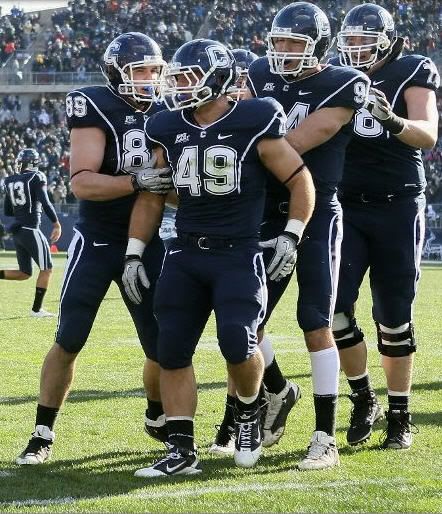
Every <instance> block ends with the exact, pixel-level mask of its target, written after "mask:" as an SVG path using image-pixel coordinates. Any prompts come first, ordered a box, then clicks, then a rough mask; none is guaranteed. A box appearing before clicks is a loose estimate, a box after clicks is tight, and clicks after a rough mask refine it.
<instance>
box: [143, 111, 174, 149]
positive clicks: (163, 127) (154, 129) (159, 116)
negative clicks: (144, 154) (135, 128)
mask: <svg viewBox="0 0 442 514" xmlns="http://www.w3.org/2000/svg"><path fill="white" fill-rule="evenodd" d="M178 120H181V111H168V110H167V109H163V110H161V111H158V112H156V113H155V114H153V115H152V116H149V117H148V118H147V119H146V122H145V124H144V132H145V133H146V136H147V137H148V138H149V139H150V140H151V141H153V142H156V143H161V141H162V140H163V138H165V137H166V138H167V136H168V135H169V134H170V133H174V132H176V130H178V131H180V129H179V128H178V129H175V127H177V125H179V121H178ZM181 132H182V130H181Z"/></svg>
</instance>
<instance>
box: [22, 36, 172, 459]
mask: <svg viewBox="0 0 442 514" xmlns="http://www.w3.org/2000/svg"><path fill="white" fill-rule="evenodd" d="M164 64H165V63H164V61H163V59H162V57H161V51H160V49H159V47H158V45H157V44H156V43H155V42H154V41H153V40H152V39H151V38H149V37H148V36H146V35H144V34H141V33H133V32H131V33H126V34H122V35H120V36H118V37H117V38H116V39H114V40H113V41H112V42H111V43H110V45H109V46H108V48H107V50H106V52H105V54H104V62H103V64H102V70H103V74H104V76H105V78H106V81H107V85H106V86H97V87H85V88H81V89H77V90H74V91H72V92H71V93H69V94H68V95H67V98H66V115H67V121H68V126H69V129H70V135H71V179H72V189H73V191H74V193H75V195H76V196H77V197H78V198H79V200H80V216H79V220H78V222H77V224H76V227H75V234H74V237H73V239H72V242H71V244H70V246H69V250H68V261H67V265H66V270H65V276H64V281H63V285H62V291H61V301H60V311H59V321H58V327H57V332H56V338H55V341H56V342H55V344H54V346H53V347H52V348H51V350H50V351H49V354H48V356H47V357H46V360H45V363H44V365H43V372H42V382H41V387H40V390H41V394H40V399H39V405H38V408H37V422H36V431H35V432H34V435H33V437H32V439H31V440H30V441H29V444H28V447H27V448H26V449H25V450H24V452H23V453H22V455H20V457H19V458H18V459H17V463H18V464H40V463H42V462H44V461H45V460H46V459H47V458H48V456H49V453H50V450H51V445H52V442H53V440H54V432H53V425H54V422H55V417H56V415H57V412H58V409H59V408H60V407H61V405H62V403H63V400H64V398H65V396H66V394H67V392H68V390H69V386H70V382H71V379H72V375H73V371H74V365H75V359H76V357H77V355H78V353H79V352H80V350H81V349H82V348H83V346H84V344H85V342H86V340H87V338H88V336H89V332H90V330H91V328H92V324H93V322H94V319H95V316H96V314H97V311H98V309H99V306H100V304H101V302H102V300H103V298H104V296H105V294H106V292H107V290H108V289H109V287H110V285H111V283H112V281H115V282H116V283H117V285H118V286H119V288H120V290H121V293H122V297H123V300H124V301H125V303H126V305H127V307H128V309H129V311H130V314H131V316H132V319H133V321H134V323H135V326H136V329H137V332H138V337H139V339H140V342H141V344H142V347H143V350H144V352H145V354H146V357H147V360H146V366H145V373H144V385H145V389H146V394H147V398H148V411H147V412H146V425H145V428H146V431H148V433H150V434H151V435H152V434H153V435H156V436H160V437H161V435H160V434H159V429H160V427H161V425H164V415H163V413H162V407H161V403H160V398H159V387H158V383H157V382H158V366H157V365H156V363H155V361H156V338H157V324H156V320H155V317H154V315H153V312H152V298H153V292H154V290H155V287H154V286H155V281H156V277H157V275H158V273H159V270H160V267H161V262H162V259H163V253H164V248H163V245H162V242H161V241H160V239H159V237H158V236H155V237H154V238H153V239H152V242H151V244H150V245H149V251H148V252H146V255H145V257H144V259H145V262H146V268H147V269H148V274H149V280H150V282H151V288H150V289H149V290H146V291H145V292H144V294H143V301H142V303H141V305H138V306H135V305H133V304H132V303H131V302H129V301H128V299H127V297H126V295H125V292H124V288H123V287H122V284H121V267H122V265H123V259H124V252H125V248H126V244H127V230H128V225H129V217H130V213H131V209H132V206H133V204H134V202H135V199H136V196H137V194H138V193H137V191H140V190H144V189H146V190H147V189H150V190H152V191H156V192H162V189H163V188H165V189H167V188H168V187H169V188H170V184H171V180H170V179H167V178H162V177H159V174H158V171H156V172H155V173H154V172H153V170H152V169H151V168H149V163H150V161H151V148H150V144H149V145H148V144H147V142H146V138H145V135H144V123H145V120H146V119H147V118H148V117H149V116H151V115H152V114H154V113H155V112H157V111H158V110H160V109H161V108H162V107H161V106H159V105H158V104H157V103H156V98H157V93H158V87H159V82H160V76H161V73H162V69H163V65H164Z"/></svg>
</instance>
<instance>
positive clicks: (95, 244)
mask: <svg viewBox="0 0 442 514" xmlns="http://www.w3.org/2000/svg"><path fill="white" fill-rule="evenodd" d="M92 244H93V245H94V246H109V243H96V242H95V241H94V242H93V243H92Z"/></svg>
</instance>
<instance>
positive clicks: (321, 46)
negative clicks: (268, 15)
mask: <svg viewBox="0 0 442 514" xmlns="http://www.w3.org/2000/svg"><path fill="white" fill-rule="evenodd" d="M280 39H281V40H292V41H297V42H303V43H304V49H303V50H301V51H296V52H295V51H287V50H285V49H281V48H279V47H278V40H280ZM330 43H331V29H330V23H329V21H328V18H327V16H326V15H325V13H324V12H323V11H322V10H321V9H320V8H319V7H317V6H316V5H314V4H311V3H309V2H296V3H292V4H289V5H287V6H286V7H284V8H283V9H281V10H280V11H279V12H278V14H277V15H276V16H275V19H274V20H273V23H272V28H271V31H270V32H269V33H268V35H267V45H268V50H267V58H268V60H269V64H270V71H271V72H272V73H275V74H278V75H292V76H296V75H299V74H300V73H302V72H303V71H304V70H305V69H309V68H315V67H316V66H317V65H318V64H319V62H320V61H321V59H322V58H323V57H324V56H325V55H326V53H327V51H328V49H329V47H330ZM277 47H278V48H277Z"/></svg>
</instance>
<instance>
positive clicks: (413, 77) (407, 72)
mask: <svg viewBox="0 0 442 514" xmlns="http://www.w3.org/2000/svg"><path fill="white" fill-rule="evenodd" d="M396 65H398V66H400V72H401V75H403V76H404V80H405V81H407V86H406V87H412V86H418V87H424V88H427V89H431V90H433V91H436V90H437V89H438V88H439V87H440V75H439V72H438V70H437V67H436V65H435V64H434V62H433V61H432V60H431V59H430V58H429V57H425V56H423V55H417V54H412V55H404V56H403V57H400V58H399V59H397V60H396Z"/></svg>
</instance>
